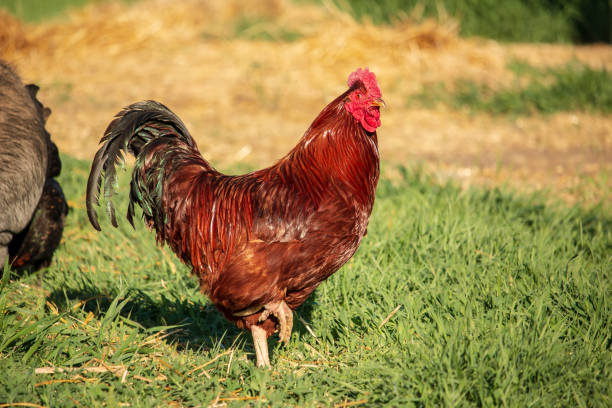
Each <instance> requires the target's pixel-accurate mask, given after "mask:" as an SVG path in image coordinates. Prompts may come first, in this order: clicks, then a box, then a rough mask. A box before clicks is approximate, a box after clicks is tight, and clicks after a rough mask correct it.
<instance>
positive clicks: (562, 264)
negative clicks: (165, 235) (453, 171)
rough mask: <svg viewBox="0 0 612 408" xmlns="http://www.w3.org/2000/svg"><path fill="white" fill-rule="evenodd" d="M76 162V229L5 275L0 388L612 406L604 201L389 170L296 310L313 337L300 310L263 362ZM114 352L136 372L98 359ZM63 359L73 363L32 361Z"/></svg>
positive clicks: (263, 402) (324, 402) (185, 399)
mask: <svg viewBox="0 0 612 408" xmlns="http://www.w3.org/2000/svg"><path fill="white" fill-rule="evenodd" d="M63 162H64V168H63V171H62V176H61V183H62V186H63V187H64V191H65V193H66V195H67V197H68V199H69V201H70V203H71V205H72V210H71V212H70V214H69V216H68V218H67V225H66V229H65V234H64V235H65V239H64V243H63V244H62V245H61V247H60V249H59V250H58V252H57V253H56V255H55V257H54V261H53V263H52V265H51V266H50V267H49V268H48V269H46V270H42V271H39V272H36V273H31V274H26V275H24V276H22V277H20V278H18V277H17V276H15V275H13V276H12V277H11V280H10V281H9V280H8V279H7V278H6V277H7V276H8V275H7V274H5V278H4V279H3V281H2V286H1V292H0V403H24V402H28V403H31V404H39V405H44V406H87V407H95V406H119V404H129V405H124V406H132V407H141V406H143V407H145V406H146V407H148V406H167V405H169V404H170V403H172V402H174V403H177V404H180V405H182V406H208V405H209V404H211V403H213V402H215V401H217V402H219V403H222V402H225V403H227V404H228V405H229V406H243V404H244V403H245V401H246V402H248V403H249V404H250V405H251V406H268V405H272V406H300V407H303V406H333V404H341V403H344V402H355V403H362V404H364V406H382V405H385V406H514V407H525V406H533V407H554V406H579V407H582V406H583V407H606V406H610V405H611V404H612V397H611V395H612V351H611V343H612V303H611V295H612V283H611V282H612V279H611V278H612V277H611V276H610V272H611V271H612V219H611V217H610V211H609V207H603V206H599V207H594V208H592V209H588V210H587V209H581V208H579V207H572V208H568V207H565V206H564V205H562V204H546V202H547V201H546V198H545V197H544V196H538V195H529V196H523V195H518V194H515V193H511V192H508V191H505V190H498V189H493V190H486V189H476V188H475V189H470V190H465V191H462V190H461V189H459V188H458V187H456V186H454V185H452V184H444V185H441V184H438V183H436V182H434V181H433V180H432V179H430V178H429V177H428V176H427V175H424V174H422V173H421V172H419V171H418V170H409V171H403V177H402V179H401V180H396V181H394V182H393V183H392V182H390V181H387V180H382V181H381V183H380V185H379V189H378V193H377V201H376V206H375V210H374V213H373V215H372V219H371V223H370V227H369V234H368V236H367V237H366V238H365V240H364V242H363V244H362V246H361V248H360V249H359V251H358V252H357V254H356V255H355V257H354V258H353V260H351V261H350V262H349V263H348V264H347V265H346V266H345V267H344V268H342V270H341V271H339V272H338V273H336V274H335V275H333V276H332V277H331V278H330V279H329V280H328V281H327V282H325V283H323V284H322V285H321V286H320V287H319V289H317V291H316V292H315V294H314V295H313V296H312V297H311V299H310V300H309V301H307V303H306V304H305V305H303V306H302V307H301V308H300V309H298V310H297V315H298V316H300V317H301V318H302V319H304V321H306V322H308V323H309V324H310V326H311V328H312V330H313V332H314V333H315V334H316V336H317V337H316V338H315V337H313V336H312V335H311V334H310V333H309V332H308V331H307V330H306V328H305V326H304V324H303V323H301V322H300V321H299V320H297V319H296V326H295V328H294V333H293V336H292V338H291V342H290V344H289V346H288V347H287V348H283V347H279V346H278V345H277V344H276V338H274V340H273V341H271V353H272V363H273V365H274V369H273V370H271V371H267V370H261V369H257V368H255V367H254V364H253V348H252V343H251V340H250V338H249V336H248V335H246V334H241V333H240V332H239V331H238V330H237V329H236V328H234V327H233V326H232V325H230V324H229V323H228V322H226V321H225V320H224V319H223V318H222V317H221V316H220V315H219V313H218V312H217V311H216V310H215V309H214V307H212V306H211V305H210V304H209V302H208V301H207V300H206V298H205V297H204V296H203V295H202V294H200V293H199V290H198V287H197V282H196V280H195V279H193V278H191V277H190V276H189V273H188V270H187V268H186V267H184V266H183V265H181V264H180V263H179V262H178V261H177V260H176V258H175V257H174V255H172V254H171V252H170V250H169V249H168V248H164V249H163V250H159V249H157V248H156V247H155V243H154V239H153V236H152V234H151V233H149V232H147V231H146V230H145V228H144V227H143V226H142V225H141V223H140V224H139V225H138V226H137V229H136V231H133V230H132V229H131V227H129V226H128V223H127V221H125V220H123V222H121V223H120V228H119V229H113V228H111V227H110V225H109V223H108V222H104V223H103V224H102V227H103V231H102V232H101V233H97V232H95V231H94V230H93V228H92V227H91V226H90V225H89V223H88V221H87V216H86V213H85V209H84V189H85V183H86V178H87V173H88V163H85V162H82V161H77V160H74V159H71V158H69V157H63ZM127 181H128V177H127V173H126V174H123V175H122V178H121V179H120V186H122V191H123V192H124V193H125V192H126V191H125V190H126V186H127ZM122 196H123V201H122V202H121V203H120V204H121V205H120V207H121V206H122V208H123V209H125V206H126V202H125V201H126V200H125V198H126V194H123V195H122ZM101 215H103V214H101ZM102 218H104V219H106V217H102ZM397 306H400V309H399V311H397V313H396V314H394V315H393V316H392V317H391V318H390V319H389V320H388V321H387V322H386V324H384V325H382V327H381V322H383V320H385V318H386V317H387V316H388V315H389V314H390V313H391V312H392V311H393V310H394V309H395V308H396V307H397ZM164 333H165V334H164ZM164 336H166V337H164ZM102 363H103V364H104V365H106V366H119V367H120V369H121V368H122V367H123V368H125V369H127V371H126V372H125V374H124V371H119V372H118V375H115V374H113V373H111V372H90V371H87V370H86V368H85V367H92V366H96V367H97V366H100V365H101V364H102ZM207 363H208V364H207ZM51 366H55V367H63V368H74V369H75V371H64V372H62V373H55V374H35V371H34V370H35V369H36V368H40V367H51Z"/></svg>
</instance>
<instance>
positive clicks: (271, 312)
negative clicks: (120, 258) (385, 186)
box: [87, 69, 383, 366]
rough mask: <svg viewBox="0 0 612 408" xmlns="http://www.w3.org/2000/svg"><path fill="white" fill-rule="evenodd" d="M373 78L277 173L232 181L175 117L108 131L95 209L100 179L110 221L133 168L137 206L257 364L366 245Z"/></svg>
mask: <svg viewBox="0 0 612 408" xmlns="http://www.w3.org/2000/svg"><path fill="white" fill-rule="evenodd" d="M380 97H381V93H380V90H379V88H378V85H377V83H376V80H375V77H374V74H373V73H371V72H369V71H368V70H367V69H366V70H358V71H356V72H354V73H353V74H351V76H350V77H349V89H348V90H347V91H346V92H344V93H343V94H342V95H340V96H339V97H338V98H336V99H335V100H334V101H332V102H331V103H330V104H329V105H328V106H327V107H325V108H324V109H323V111H322V112H321V113H320V114H319V116H318V117H317V118H316V119H315V120H314V122H313V123H312V125H311V126H310V128H309V129H308V130H307V131H306V133H305V134H304V136H303V137H302V139H301V140H300V141H299V143H298V144H297V146H295V148H294V149H293V150H291V151H290V152H289V153H288V154H287V155H286V156H285V157H284V158H283V159H281V160H280V161H279V162H278V163H276V164H275V165H274V166H272V167H269V168H266V169H263V170H259V171H255V172H253V173H249V174H246V175H242V176H226V175H223V174H221V173H219V172H217V171H216V170H215V169H213V168H212V167H211V166H210V164H209V163H208V162H207V161H206V160H204V158H203V157H202V156H201V154H200V153H199V151H198V149H197V147H196V144H195V142H194V140H193V139H192V137H191V136H190V135H189V132H188V131H187V129H186V128H185V126H184V125H183V123H182V122H181V121H180V119H179V118H178V117H177V116H175V115H174V114H173V113H172V112H171V111H170V110H169V109H168V108H166V107H165V106H163V105H161V104H159V103H157V102H153V101H146V102H140V103H136V104H133V105H131V106H129V107H127V108H126V109H124V110H123V111H122V112H120V113H119V114H118V116H117V118H116V119H115V120H114V121H113V122H111V124H110V125H109V127H108V128H107V130H106V133H105V135H104V137H103V138H102V141H101V143H103V145H102V147H101V148H100V150H99V151H98V152H97V154H96V156H95V158H94V161H93V164H92V169H91V173H90V176H89V181H88V188H87V209H88V215H89V218H90V221H91V223H92V225H93V226H94V227H95V228H96V229H98V230H99V229H100V226H99V224H98V221H97V215H96V213H95V210H94V208H93V205H94V204H96V203H97V202H98V194H99V191H100V187H101V180H102V175H104V178H105V184H104V186H105V195H106V198H107V199H108V200H109V207H108V209H109V212H110V216H111V221H112V223H113V225H115V226H116V220H115V215H114V209H113V207H112V203H110V198H111V196H112V193H113V190H112V185H113V182H114V181H115V164H116V163H117V162H118V161H119V160H121V151H122V150H123V151H128V152H130V153H132V154H133V155H134V156H135V157H136V165H135V168H134V171H133V174H132V182H131V191H130V206H129V208H128V220H130V222H133V215H134V204H138V205H139V206H141V208H142V209H143V217H144V219H145V222H146V223H147V224H148V225H149V226H151V227H152V228H153V229H155V231H156V236H157V240H158V242H159V243H160V244H163V243H167V244H168V245H170V246H171V247H172V249H173V250H174V252H175V253H176V254H177V255H178V256H179V257H180V259H181V260H182V261H183V262H185V263H186V264H187V265H190V266H191V267H192V269H193V273H194V274H195V275H196V276H197V277H198V278H199V281H200V285H201V288H202V291H203V292H204V293H206V294H207V295H208V296H209V298H210V299H211V301H212V302H213V303H214V304H215V306H216V307H217V308H218V309H219V310H220V311H221V312H222V313H223V314H224V316H225V317H226V318H227V319H229V320H231V321H233V322H235V323H236V325H237V326H238V327H240V328H244V329H247V330H251V332H252V334H253V338H254V342H255V350H256V353H257V363H258V365H261V366H266V365H269V360H268V352H267V337H269V336H270V335H271V334H272V333H273V332H274V331H275V329H276V328H277V326H278V327H279V329H280V337H281V340H283V341H285V342H286V341H288V340H289V336H290V333H291V326H292V310H293V309H295V308H297V307H298V306H299V305H301V304H302V303H303V302H304V301H305V300H306V298H307V297H308V296H309V295H310V294H311V293H312V291H313V290H314V289H315V288H316V287H317V286H318V285H319V284H320V283H321V282H322V281H323V280H325V279H326V278H327V277H329V276H330V275H331V274H332V273H334V272H335V271H337V270H338V269H339V268H340V267H341V266H342V265H343V264H344V263H345V262H346V261H348V260H349V259H350V258H351V256H352V255H353V254H354V253H355V251H356V250H357V248H358V246H359V244H360V242H361V239H362V238H363V236H364V235H365V234H366V228H367V225H368V219H369V216H370V212H371V211H372V205H373V203H374V192H375V188H376V184H377V181H378V175H379V156H378V148H377V136H376V128H377V127H378V126H379V125H380V120H379V116H380V112H379V107H380V106H381V105H382V104H383V102H382V99H380Z"/></svg>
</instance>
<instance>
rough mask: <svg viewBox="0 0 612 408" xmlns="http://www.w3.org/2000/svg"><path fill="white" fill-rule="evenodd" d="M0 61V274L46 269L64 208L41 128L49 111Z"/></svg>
mask: <svg viewBox="0 0 612 408" xmlns="http://www.w3.org/2000/svg"><path fill="white" fill-rule="evenodd" d="M38 89H39V88H38V86H36V85H32V84H30V85H25V86H24V85H23V83H22V82H21V80H20V79H19V77H18V76H17V74H16V73H15V71H14V70H13V69H12V68H11V67H10V66H9V65H8V64H6V63H5V62H3V61H0V169H1V170H0V272H1V271H2V270H3V268H4V264H5V262H6V259H7V257H8V260H9V263H10V264H11V266H12V267H13V268H23V267H32V268H38V267H41V266H46V265H48V264H49V262H50V261H51V258H52V256H53V252H54V251H55V249H56V248H57V246H58V245H59V243H60V240H61V237H62V232H63V230H64V218H65V216H66V214H67V212H68V204H67V203H66V199H65V198H64V193H63V192H62V189H61V187H60V185H59V183H58V182H57V181H56V180H55V179H54V177H57V176H58V175H59V173H60V171H61V161H60V158H59V154H58V150H57V146H56V145H55V143H53V142H52V141H51V137H50V135H49V133H48V132H47V131H46V129H45V123H46V121H47V118H48V117H49V115H50V114H51V110H50V109H49V108H47V107H44V106H43V105H42V103H40V101H38V99H37V98H36V94H37V93H38Z"/></svg>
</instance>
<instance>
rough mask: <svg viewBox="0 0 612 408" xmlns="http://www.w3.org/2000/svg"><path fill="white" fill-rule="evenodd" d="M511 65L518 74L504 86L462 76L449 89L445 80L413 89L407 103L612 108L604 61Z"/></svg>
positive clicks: (477, 108)
mask: <svg viewBox="0 0 612 408" xmlns="http://www.w3.org/2000/svg"><path fill="white" fill-rule="evenodd" d="M508 65H509V68H510V69H511V70H512V71H513V72H514V74H515V77H514V79H513V81H512V82H511V83H510V84H505V86H504V87H503V88H501V89H492V88H491V87H490V86H488V85H485V84H479V83H478V82H476V81H473V80H465V79H458V80H456V81H455V83H454V84H453V87H454V89H453V90H452V91H451V90H449V89H447V87H446V84H445V83H444V82H438V83H434V84H431V85H430V86H428V87H427V88H425V89H424V90H423V92H420V93H418V94H415V95H411V96H410V97H409V98H408V104H411V103H414V104H417V105H422V106H429V107H432V106H434V105H436V104H437V103H444V104H446V105H448V106H451V107H453V108H455V109H464V108H468V109H470V110H472V111H473V112H487V113H493V114H502V113H503V114H512V115H529V114H533V113H545V114H549V113H554V112H559V111H568V112H573V111H587V112H601V113H604V114H607V113H610V112H612V75H611V74H610V73H609V72H608V71H607V70H606V68H605V67H604V68H601V69H594V68H591V67H589V66H588V65H584V64H579V63H576V62H573V63H568V64H567V65H565V66H562V67H556V68H547V69H538V68H534V67H533V66H531V65H529V64H528V63H525V62H524V61H512V62H511V63H510V64H508ZM524 83H526V85H525V84H524Z"/></svg>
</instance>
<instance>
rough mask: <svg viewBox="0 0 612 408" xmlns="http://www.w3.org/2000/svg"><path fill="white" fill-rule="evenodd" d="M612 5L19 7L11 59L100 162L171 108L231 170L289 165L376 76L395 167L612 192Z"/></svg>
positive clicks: (84, 3)
mask: <svg viewBox="0 0 612 408" xmlns="http://www.w3.org/2000/svg"><path fill="white" fill-rule="evenodd" d="M610 22H611V11H610V2H609V1H607V0H569V1H556V0H537V1H527V0H505V1H493V0H483V1H476V0H440V1H435V2H434V1H429V2H428V1H416V0H388V1H379V2H371V1H361V0H343V1H337V2H334V1H331V0H330V1H316V0H312V1H309V0H293V1H292V0H262V1H238V0H216V1H215V0H174V1H171V0H129V1H127V0H124V1H119V0H109V1H105V0H97V1H92V0H2V1H0V58H3V59H5V60H8V61H9V62H11V63H12V64H13V65H14V66H15V67H16V68H17V70H18V72H19V73H20V75H21V76H22V78H23V80H24V82H26V83H28V82H34V83H37V84H38V85H39V86H40V87H41V91H40V94H39V99H40V100H41V101H42V102H43V103H44V104H45V105H47V106H49V107H50V108H51V109H52V111H53V113H52V115H51V117H50V119H49V122H48V124H47V129H48V130H49V131H50V133H51V134H52V137H53V140H54V141H55V142H56V143H57V145H58V147H59V149H60V151H61V152H62V153H63V154H64V155H70V156H73V157H77V158H80V159H85V160H88V161H89V160H91V158H92V157H93V154H94V152H95V150H96V148H97V145H98V141H99V139H100V137H101V136H102V134H103V132H104V129H105V128H106V125H107V124H108V123H109V122H110V120H111V119H112V117H113V115H114V114H115V113H117V112H118V111H119V110H120V109H121V108H122V107H123V106H126V105H128V104H130V103H132V102H135V101H137V100H142V99H156V100H159V101H160V102H163V103H164V104H166V105H167V106H169V107H170V108H171V109H172V110H174V111H175V112H176V113H177V114H178V115H179V116H180V117H181V118H182V119H183V120H184V121H185V122H186V124H187V126H188V128H189V129H190V130H191V132H192V134H193V136H194V137H195V139H196V140H197V142H198V145H199V147H200V150H201V151H202V153H203V155H204V156H205V157H206V158H207V159H210V160H211V161H212V162H213V164H214V165H216V166H218V167H220V168H221V169H224V168H227V167H228V166H234V165H236V163H239V162H240V163H244V164H245V165H246V166H250V167H262V166H267V165H271V164H272V163H274V161H275V160H276V159H278V158H280V157H281V156H283V155H284V154H285V153H287V152H288V151H289V150H290V149H291V148H292V147H293V146H294V145H295V144H296V142H297V140H298V139H299V138H300V136H301V135H302V134H303V132H304V131H305V130H306V128H307V127H308V125H309V124H310V123H311V121H312V120H313V119H314V118H315V116H316V115H317V114H318V113H319V112H320V111H321V109H322V108H323V107H324V106H325V105H326V104H327V103H328V102H330V101H331V100H332V99H333V98H334V97H335V96H337V95H339V94H340V93H342V92H343V91H344V90H345V89H346V78H347V76H348V74H349V73H350V72H352V71H353V70H354V69H355V68H357V67H364V66H368V67H369V68H370V69H371V70H372V71H374V72H375V73H376V75H377V77H378V80H379V83H380V85H381V89H382V91H383V97H384V99H385V101H386V102H387V109H386V110H385V111H384V112H383V114H382V123H383V125H382V127H381V128H380V129H379V132H378V133H379V142H380V150H381V155H382V159H383V161H384V163H385V165H386V166H385V169H386V173H385V174H386V176H387V177H391V178H392V177H393V172H394V166H393V164H402V165H406V166H415V165H419V166H423V167H425V168H426V169H428V170H429V171H431V172H433V173H434V174H435V175H436V176H437V177H439V178H440V179H441V180H445V179H449V178H450V179H454V180H458V181H459V182H460V183H462V184H463V185H469V184H473V183H478V184H483V183H484V184H488V185H499V184H506V183H507V184H510V185H511V186H514V187H518V188H521V189H527V190H530V189H540V188H546V189H552V190H553V191H554V192H555V194H556V195H557V196H559V197H561V198H563V199H564V200H566V201H568V202H576V201H579V202H596V201H600V200H602V199H603V200H606V199H608V198H610V191H611V190H610V187H611V183H612V181H611V179H610V175H611V172H612V152H611V148H612V116H611V115H610V113H611V112H612V78H611V74H610V67H611V66H612V46H611V45H610V42H611V40H612V30H611V27H610Z"/></svg>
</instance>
